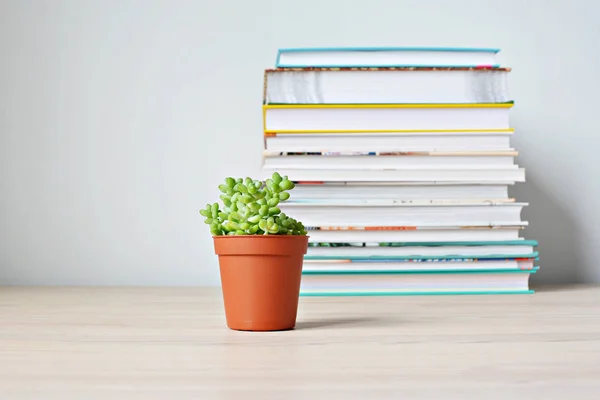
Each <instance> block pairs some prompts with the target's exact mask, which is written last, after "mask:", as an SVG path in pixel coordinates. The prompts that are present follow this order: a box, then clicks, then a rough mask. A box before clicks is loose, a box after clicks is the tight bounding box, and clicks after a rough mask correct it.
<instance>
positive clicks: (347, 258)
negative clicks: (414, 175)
mask: <svg viewBox="0 0 600 400" xmlns="http://www.w3.org/2000/svg"><path fill="white" fill-rule="evenodd" d="M538 255H539V254H538V252H537V251H534V252H533V253H527V254H489V255H484V256H477V257H473V256H464V255H460V254H456V255H454V254H449V255H446V256H442V257H440V256H422V255H418V254H415V255H409V256H364V257H361V256H304V259H305V260H344V261H359V262H369V261H377V262H396V261H405V260H409V261H413V260H414V261H418V260H454V261H485V260H514V259H536V258H537V257H538Z"/></svg>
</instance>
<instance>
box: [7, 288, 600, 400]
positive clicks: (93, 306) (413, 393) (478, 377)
mask: <svg viewBox="0 0 600 400" xmlns="http://www.w3.org/2000/svg"><path fill="white" fill-rule="evenodd" d="M223 313H224V311H223V305H222V301H221V294H220V291H219V290H218V289H205V288H198V289H194V288H156V289H155V288H143V289H142V288H139V289H138V288H118V289H116V288H115V289H113V288H0V399H1V400H21V399H44V400H52V399H82V400H95V399H111V400H113V399H167V400H177V399H240V400H241V399H244V400H245V399H415V398H419V399H420V398H430V399H470V398H477V399H515V398H523V399H568V398H572V399H577V400H581V399H598V398H600V288H598V287H570V288H545V289H544V288H541V289H540V290H539V291H538V293H536V294H535V295H515V296H508V295H505V296H438V297H377V298H365V297H354V298H352V297H349V298H302V299H301V302H300V308H299V316H298V323H297V327H296V329H295V330H293V331H287V332H269V333H255V332H235V331H230V330H229V329H227V328H226V326H225V319H224V314H223Z"/></svg>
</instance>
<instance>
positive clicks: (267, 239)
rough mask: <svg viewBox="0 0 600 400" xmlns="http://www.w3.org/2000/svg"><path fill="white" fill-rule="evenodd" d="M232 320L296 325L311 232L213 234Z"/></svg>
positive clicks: (253, 325)
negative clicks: (306, 233)
mask: <svg viewBox="0 0 600 400" xmlns="http://www.w3.org/2000/svg"><path fill="white" fill-rule="evenodd" d="M213 240H214V246H215V253H216V254H217V255H218V256H219V268H220V272H221V287H222V291H223V301H224V304H225V317H226V319H227V326H228V327H229V328H230V329H233V330H242V331H276V330H286V329H293V328H294V327H295V326H296V315H297V311H298V298H299V295H300V280H301V277H302V261H303V258H304V255H305V254H306V251H307V248H308V236H295V235H240V236H213Z"/></svg>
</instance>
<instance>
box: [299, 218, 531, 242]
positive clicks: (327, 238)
mask: <svg viewBox="0 0 600 400" xmlns="http://www.w3.org/2000/svg"><path fill="white" fill-rule="evenodd" d="M527 225H528V222H527V221H521V222H519V223H518V224H517V225H511V226H506V225H504V226H491V225H487V226H485V225H480V226H475V225H470V226H414V225H404V226H376V225H371V226H350V225H345V224H340V225H337V226H317V225H312V226H311V225H307V226H306V229H307V232H308V240H309V243H310V242H317V243H318V242H325V243H328V242H336V243H339V242H443V241H449V242H460V241H502V240H522V238H521V237H520V236H519V234H520V232H521V231H522V230H523V229H524V228H525V227H526V226H527Z"/></svg>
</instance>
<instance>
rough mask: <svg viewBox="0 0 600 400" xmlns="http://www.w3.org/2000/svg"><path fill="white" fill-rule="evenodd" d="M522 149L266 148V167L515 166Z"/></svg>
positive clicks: (351, 168)
mask: <svg viewBox="0 0 600 400" xmlns="http://www.w3.org/2000/svg"><path fill="white" fill-rule="evenodd" d="M517 155H518V152H516V151H514V150H507V151H426V152H390V151H382V152H376V151H370V150H365V151H359V152H337V151H322V152H301V153H298V152H278V151H268V150H265V151H264V152H263V156H264V157H263V168H265V169H274V170H279V169H295V168H296V169H344V170H355V169H360V170H367V169H369V170H371V169H373V170H379V169H389V168H391V169H419V170H424V169H446V168H448V169H477V170H484V169H505V168H514V167H515V164H514V160H515V157H516V156H517Z"/></svg>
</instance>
